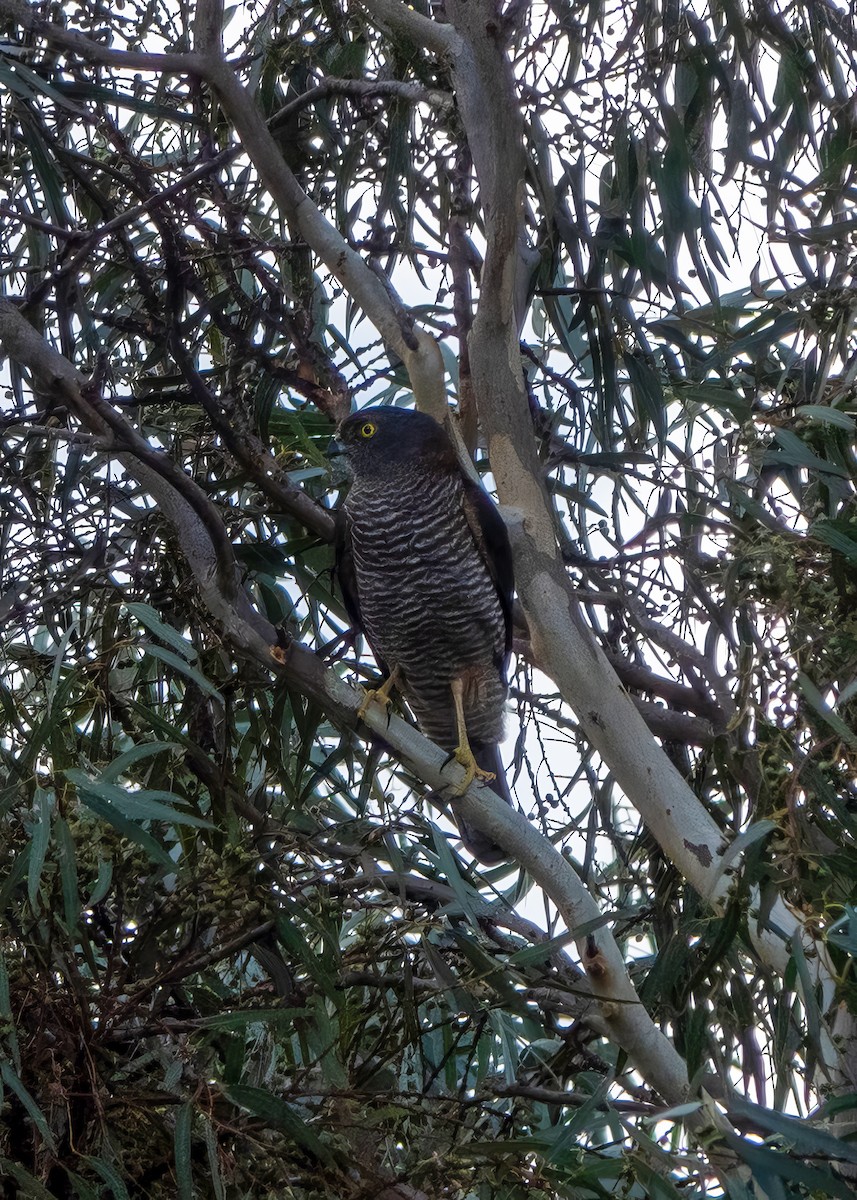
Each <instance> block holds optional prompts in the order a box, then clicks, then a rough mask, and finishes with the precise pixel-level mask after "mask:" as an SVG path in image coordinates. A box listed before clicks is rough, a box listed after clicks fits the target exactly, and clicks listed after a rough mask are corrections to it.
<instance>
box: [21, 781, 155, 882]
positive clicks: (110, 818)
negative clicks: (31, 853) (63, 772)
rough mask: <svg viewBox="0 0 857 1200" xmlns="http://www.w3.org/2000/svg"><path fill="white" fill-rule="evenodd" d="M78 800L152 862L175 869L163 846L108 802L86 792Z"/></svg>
mask: <svg viewBox="0 0 857 1200" xmlns="http://www.w3.org/2000/svg"><path fill="white" fill-rule="evenodd" d="M80 798H81V800H82V801H83V803H84V804H85V805H86V806H87V808H91V809H92V811H93V812H94V813H96V814H97V815H98V816H99V817H101V818H102V820H105V821H107V822H108V824H110V825H112V826H113V828H114V829H116V830H118V831H119V833H121V834H122V835H123V836H124V837H127V838H130V839H131V841H132V842H136V843H137V845H138V846H141V847H142V848H143V849H144V850H145V851H146V853H147V854H148V856H149V858H150V859H151V860H152V862H156V863H159V864H160V865H161V866H162V867H164V868H165V869H166V870H168V871H172V870H174V869H175V865H176V864H175V863H174V862H173V860H172V859H171V858H170V856H169V854H167V852H166V850H164V848H163V846H160V845H159V844H158V843H157V842H156V841H155V839H154V838H153V837H152V835H151V834H150V833H147V832H146V830H145V829H141V828H140V826H139V825H137V824H135V822H134V821H129V820H128V818H127V817H123V816H122V814H121V813H120V812H118V811H117V810H116V808H114V806H113V805H112V804H110V803H109V801H107V800H102V799H100V798H99V797H98V796H96V795H94V794H91V793H87V792H86V791H83V792H81V793H80ZM20 857H21V858H23V857H24V856H23V855H21V856H20Z"/></svg>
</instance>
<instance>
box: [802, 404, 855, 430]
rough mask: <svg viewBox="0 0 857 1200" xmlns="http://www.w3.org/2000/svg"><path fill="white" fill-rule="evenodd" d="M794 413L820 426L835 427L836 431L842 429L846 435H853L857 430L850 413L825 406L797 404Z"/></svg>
mask: <svg viewBox="0 0 857 1200" xmlns="http://www.w3.org/2000/svg"><path fill="white" fill-rule="evenodd" d="M795 413H796V415H798V416H801V417H806V418H807V419H808V420H810V421H818V422H819V423H820V424H822V425H835V426H836V428H837V429H844V430H845V432H846V433H850V434H853V433H854V432H855V430H857V421H855V418H854V417H853V416H852V414H851V413H846V412H842V410H841V409H838V408H830V407H829V406H828V405H826V404H799V405H798V407H797V408H796V409H795Z"/></svg>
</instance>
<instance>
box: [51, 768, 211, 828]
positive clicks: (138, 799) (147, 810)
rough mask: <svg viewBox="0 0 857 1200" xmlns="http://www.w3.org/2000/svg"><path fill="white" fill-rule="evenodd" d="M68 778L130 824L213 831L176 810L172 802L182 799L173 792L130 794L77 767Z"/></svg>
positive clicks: (200, 819) (201, 820) (199, 819)
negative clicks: (156, 823)
mask: <svg viewBox="0 0 857 1200" xmlns="http://www.w3.org/2000/svg"><path fill="white" fill-rule="evenodd" d="M65 775H66V778H67V779H68V780H69V781H70V782H71V783H73V784H74V786H75V787H76V788H77V790H78V792H80V793H81V794H83V795H86V796H89V797H93V796H94V797H97V798H98V799H99V800H106V801H107V803H108V804H110V805H112V806H113V808H115V809H116V810H117V811H118V812H120V813H121V814H122V816H124V817H127V818H128V819H129V820H131V821H168V822H169V823H170V824H171V825H173V824H174V825H194V826H197V827H199V828H202V829H214V828H215V827H214V825H212V823H211V821H206V820H205V818H204V817H197V816H195V815H194V814H193V813H188V812H184V810H182V809H178V808H174V807H173V803H174V802H178V801H179V797H178V796H175V795H173V793H172V792H162V791H144V790H140V791H133V792H132V791H130V790H128V789H127V788H123V787H118V786H117V785H116V784H113V783H104V782H103V781H102V780H100V779H90V777H89V776H88V775H87V774H86V773H85V772H84V771H80V770H78V769H77V768H76V767H69V768H68V769H67V770H66V772H65Z"/></svg>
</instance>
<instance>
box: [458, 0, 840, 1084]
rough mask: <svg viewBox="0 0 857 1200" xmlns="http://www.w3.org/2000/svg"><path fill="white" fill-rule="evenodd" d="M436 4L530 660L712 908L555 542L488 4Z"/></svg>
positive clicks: (783, 954)
mask: <svg viewBox="0 0 857 1200" xmlns="http://www.w3.org/2000/svg"><path fill="white" fill-rule="evenodd" d="M446 12H447V14H448V16H449V18H450V20H451V21H452V23H453V24H454V26H455V28H456V30H457V31H458V33H459V35H460V37H461V46H460V48H459V49H458V50H457V51H456V53H455V54H454V55H453V56H452V60H451V61H452V69H453V78H454V81H455V84H456V96H457V98H458V103H459V111H460V112H461V116H462V120H463V122H464V126H465V130H466V132H467V136H468V140H469V143H470V147H471V151H472V154H473V162H474V166H475V169H476V174H477V178H478V181H479V186H480V198H481V203H482V207H483V212H484V217H485V237H486V254H485V265H484V267H483V271H482V280H481V286H480V295H479V306H478V310H477V314H476V318H475V321H474V324H473V329H472V332H471V336H470V361H471V370H472V374H473V385H474V390H475V393H476V396H477V398H478V404H479V411H480V417H481V420H482V425H483V428H484V430H485V433H486V435H487V439H488V453H489V457H490V460H491V468H492V471H493V474H494V478H495V480H496V483H497V490H498V493H499V496H500V499H501V501H502V502H503V504H504V505H506V506H508V507H509V508H510V509H514V510H517V514H518V517H517V520H515V521H513V522H512V524H511V527H510V534H511V536H512V541H513V550H514V556H515V577H516V586H517V590H518V595H519V597H520V599H521V603H522V605H523V608H524V611H525V613H526V617H527V621H528V624H529V627H530V634H531V637H532V641H533V648H534V652H535V655H536V657H537V659H538V660H540V661H542V662H549V663H550V664H551V671H550V674H551V677H552V678H553V679H554V681H555V682H556V684H557V686H558V687H559V690H560V692H561V693H562V695H563V697H564V698H565V699H566V700H567V701H568V703H569V704H570V705H571V706H572V708H573V709H574V711H575V712H576V714H577V716H578V719H579V721H580V724H581V727H582V728H583V730H584V733H585V735H586V737H587V738H588V740H589V741H590V742H591V744H592V745H593V746H594V747H595V749H596V750H597V751H598V753H599V754H600V755H601V757H602V758H603V759H604V761H605V762H606V763H607V765H608V766H609V768H610V770H611V772H612V773H613V775H614V777H615V779H616V781H617V783H618V784H619V786H620V787H621V789H622V791H623V792H624V793H625V795H626V796H627V797H628V799H629V800H630V801H631V802H632V803H633V804H634V806H635V807H636V808H637V810H638V812H639V813H640V815H641V816H642V818H643V820H644V821H645V823H646V825H647V827H648V828H649V830H650V831H651V833H652V834H653V835H654V837H655V838H656V840H657V841H658V844H659V845H660V846H661V848H662V849H663V851H664V853H665V854H666V855H667V856H668V857H669V858H670V860H671V861H672V862H673V863H674V864H675V865H676V866H677V867H678V869H679V870H680V871H681V872H682V874H683V875H684V877H685V878H686V879H687V880H688V881H689V882H690V883H691V885H692V886H693V887H694V888H695V889H696V890H697V892H699V894H700V895H701V896H702V897H703V898H704V899H706V900H707V901H708V902H709V903H710V904H711V905H712V906H713V907H714V909H715V910H716V911H722V910H723V907H724V906H725V903H726V901H727V898H728V895H729V891H730V887H731V884H732V878H733V876H734V873H735V870H736V868H737V866H738V864H737V862H736V861H735V859H734V858H732V857H731V856H730V855H729V853H728V847H727V846H726V845H724V842H723V838H722V834H721V832H720V830H719V829H718V827H717V825H716V823H715V822H714V821H713V819H712V818H711V817H710V816H709V814H708V812H707V811H706V810H705V808H704V807H703V805H702V804H701V803H700V801H699V799H698V798H697V797H696V796H695V795H694V793H693V792H692V791H691V789H690V788H689V787H688V786H687V784H686V782H685V781H684V780H683V779H682V777H681V775H680V774H679V773H678V771H677V770H676V769H675V767H674V766H673V765H672V763H671V762H670V761H669V759H668V757H667V756H666V754H665V753H664V751H663V750H662V749H661V748H660V746H658V745H657V743H656V742H655V740H654V739H653V737H652V735H651V733H650V732H649V730H648V729H647V727H646V725H645V722H644V721H643V719H642V717H641V716H640V714H639V713H638V712H637V710H636V709H635V707H634V705H633V704H632V702H631V699H630V697H629V695H628V693H627V692H626V691H625V689H624V688H623V687H622V685H621V684H620V683H619V681H618V679H617V678H616V675H615V673H614V671H613V670H612V668H611V667H610V664H609V663H608V661H607V659H606V657H605V655H604V653H603V651H602V650H601V648H600V647H599V646H598V644H597V642H596V641H595V638H594V637H593V635H592V633H591V632H590V630H589V629H588V628H587V627H586V625H585V624H584V622H583V619H582V617H581V615H580V612H579V609H578V607H577V604H576V602H575V599H574V595H573V589H572V587H571V582H570V580H569V578H568V575H567V573H566V570H565V567H564V565H563V563H562V560H561V557H560V555H559V553H558V549H557V545H556V538H555V534H554V523H553V513H552V511H551V508H550V504H549V501H548V497H547V494H546V492H545V490H544V488H543V486H542V484H541V478H542V474H541V471H540V469H539V463H538V460H537V458H536V451H535V440H534V437H533V429H532V421H531V418H530V412H529V404H528V398H527V395H526V391H525V387H524V379H523V372H522V369H521V360H520V350H519V343H518V335H517V328H516V324H515V294H516V272H517V266H518V248H519V245H520V241H521V236H522V232H521V225H522V220H521V203H520V200H521V196H522V193H523V184H524V154H523V148H522V127H521V117H520V105H519V102H518V97H517V94H516V86H515V81H514V77H513V75H512V70H511V66H510V64H509V61H508V58H507V56H506V54H505V51H504V42H503V31H502V29H501V28H500V27H499V25H498V18H497V14H496V9H495V7H494V5H493V3H492V2H490V0H447V4H446ZM501 844H502V840H501ZM759 910H760V903H759V898H758V895H757V896H756V897H755V899H754V901H753V904H752V910H751V920H750V927H751V933H752V935H753V938H754V941H755V944H756V946H757V948H758V950H759V952H760V954H761V955H762V957H763V959H764V960H765V961H766V962H767V963H769V964H770V965H771V966H773V967H774V968H775V969H777V970H780V971H785V969H786V966H787V964H788V962H789V959H790V952H789V940H790V939H791V938H792V937H793V936H797V937H798V939H799V940H801V941H802V942H803V943H804V944H805V948H806V950H807V958H808V960H809V961H810V962H811V964H812V967H811V970H812V972H813V978H814V980H815V981H818V982H821V983H822V984H823V986H824V990H825V997H826V1002H827V1003H828V1004H829V1003H831V1002H832V998H833V983H834V972H833V969H832V965H831V963H830V961H829V958H828V956H827V953H826V949H825V947H824V946H823V945H822V944H821V943H819V942H816V941H815V940H814V939H813V938H812V936H811V935H810V933H809V932H808V931H807V930H806V928H805V926H804V924H803V922H802V920H801V918H800V916H799V914H796V913H793V912H792V911H791V910H789V909H788V908H787V906H786V905H785V904H784V903H783V902H782V900H779V901H778V902H777V903H776V904H775V906H774V910H773V912H772V913H771V914H770V915H769V917H768V919H767V922H766V924H765V925H764V926H763V925H762V923H761V916H760V911H759ZM753 917H755V919H753ZM825 1057H826V1059H827V1062H828V1065H830V1064H831V1063H833V1062H835V1057H836V1056H835V1052H834V1050H833V1046H832V1043H829V1042H828V1045H827V1048H826V1054H825Z"/></svg>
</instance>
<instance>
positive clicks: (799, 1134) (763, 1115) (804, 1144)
mask: <svg viewBox="0 0 857 1200" xmlns="http://www.w3.org/2000/svg"><path fill="white" fill-rule="evenodd" d="M726 1112H727V1116H728V1117H729V1119H730V1120H734V1118H735V1117H740V1118H742V1119H744V1120H747V1121H750V1122H752V1124H753V1126H754V1127H757V1128H759V1129H766V1130H767V1131H768V1133H775V1134H778V1135H779V1136H781V1137H782V1138H783V1139H784V1141H785V1143H786V1145H787V1146H788V1147H789V1148H790V1149H791V1148H794V1149H795V1150H796V1151H798V1153H799V1154H800V1155H801V1156H803V1157H807V1158H810V1157H811V1158H815V1159H828V1160H830V1161H833V1162H836V1161H842V1162H850V1163H857V1146H855V1145H854V1144H853V1143H852V1142H848V1141H846V1140H845V1139H844V1138H841V1137H836V1136H835V1135H834V1134H832V1133H828V1132H827V1130H825V1129H820V1128H819V1127H818V1126H817V1125H815V1124H814V1123H813V1122H812V1121H810V1120H808V1119H807V1118H805V1117H804V1118H800V1117H790V1116H787V1115H786V1114H785V1113H782V1112H776V1111H775V1110H774V1109H771V1108H763V1107H762V1106H761V1105H759V1104H753V1103H752V1102H751V1101H750V1100H745V1099H743V1098H742V1097H740V1096H736V1095H730V1096H729V1099H728V1100H727V1101H726Z"/></svg>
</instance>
